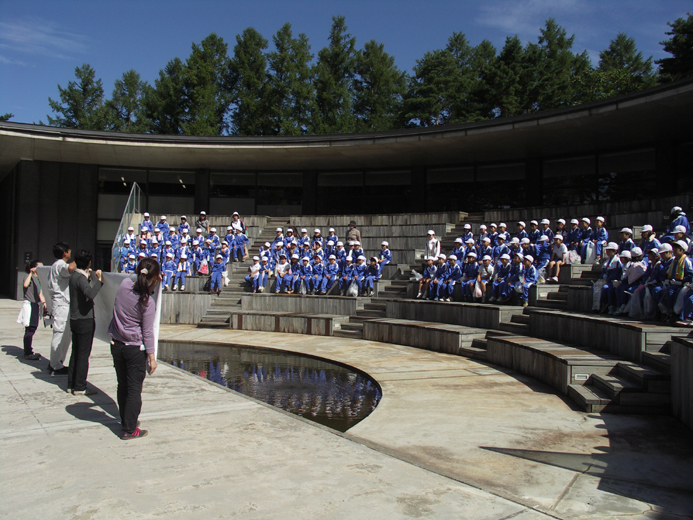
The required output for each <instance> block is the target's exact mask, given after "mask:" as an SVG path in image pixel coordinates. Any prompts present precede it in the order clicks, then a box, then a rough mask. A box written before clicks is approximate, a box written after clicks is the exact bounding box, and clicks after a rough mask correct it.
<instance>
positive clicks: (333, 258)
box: [328, 255, 337, 260]
mask: <svg viewBox="0 0 693 520" xmlns="http://www.w3.org/2000/svg"><path fill="white" fill-rule="evenodd" d="M328 260H337V257H336V256H334V255H330V256H329V257H328Z"/></svg>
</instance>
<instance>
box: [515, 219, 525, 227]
mask: <svg viewBox="0 0 693 520" xmlns="http://www.w3.org/2000/svg"><path fill="white" fill-rule="evenodd" d="M517 225H518V226H522V227H525V223H524V222H523V221H522V220H520V221H519V222H518V223H517Z"/></svg>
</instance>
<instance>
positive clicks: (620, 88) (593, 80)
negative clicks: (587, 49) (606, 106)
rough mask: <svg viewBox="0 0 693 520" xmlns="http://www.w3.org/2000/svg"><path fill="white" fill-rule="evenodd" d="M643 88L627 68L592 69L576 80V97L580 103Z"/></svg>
mask: <svg viewBox="0 0 693 520" xmlns="http://www.w3.org/2000/svg"><path fill="white" fill-rule="evenodd" d="M641 88H642V87H641V83H640V82H639V81H637V79H636V78H634V77H633V75H632V74H630V72H628V70H626V69H610V70H599V69H590V70H587V71H585V72H584V73H583V74H581V75H579V76H578V77H577V78H576V81H575V91H576V99H577V100H578V102H579V103H590V102H592V101H599V100H601V99H608V98H612V97H615V96H618V95H621V94H623V93H625V92H635V91H637V90H640V89H641Z"/></svg>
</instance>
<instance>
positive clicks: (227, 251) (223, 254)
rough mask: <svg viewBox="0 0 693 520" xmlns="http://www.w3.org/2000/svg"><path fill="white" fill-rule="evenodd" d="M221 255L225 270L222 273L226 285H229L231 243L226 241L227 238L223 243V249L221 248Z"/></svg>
mask: <svg viewBox="0 0 693 520" xmlns="http://www.w3.org/2000/svg"><path fill="white" fill-rule="evenodd" d="M218 254H220V255H221V258H222V261H223V264H224V272H223V273H221V277H222V278H223V280H224V287H228V286H229V262H230V261H231V249H229V245H228V244H227V243H226V240H224V241H223V242H222V243H221V249H220V250H219V253H218Z"/></svg>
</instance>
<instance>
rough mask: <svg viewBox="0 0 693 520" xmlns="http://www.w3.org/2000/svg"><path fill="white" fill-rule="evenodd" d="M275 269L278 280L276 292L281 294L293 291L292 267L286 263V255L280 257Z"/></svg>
mask: <svg viewBox="0 0 693 520" xmlns="http://www.w3.org/2000/svg"><path fill="white" fill-rule="evenodd" d="M274 269H275V276H276V279H277V281H276V286H275V288H274V292H275V293H277V294H279V293H280V292H281V291H289V290H290V289H291V276H292V273H291V265H290V264H289V262H287V261H286V255H285V254H284V253H281V254H280V255H279V261H278V262H277V265H276V266H275V268H274Z"/></svg>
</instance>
